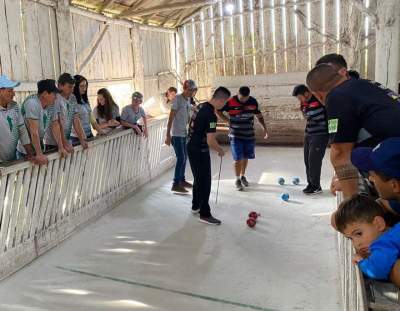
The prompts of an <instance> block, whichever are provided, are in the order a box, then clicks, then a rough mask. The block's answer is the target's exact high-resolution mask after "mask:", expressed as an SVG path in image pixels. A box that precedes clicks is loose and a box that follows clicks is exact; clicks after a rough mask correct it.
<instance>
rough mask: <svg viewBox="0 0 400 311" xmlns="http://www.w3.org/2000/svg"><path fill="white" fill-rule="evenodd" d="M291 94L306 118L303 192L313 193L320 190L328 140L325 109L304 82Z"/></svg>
mask: <svg viewBox="0 0 400 311" xmlns="http://www.w3.org/2000/svg"><path fill="white" fill-rule="evenodd" d="M292 95H293V96H295V97H297V99H298V100H299V102H300V107H301V111H302V113H303V115H304V117H305V118H306V120H307V125H306V129H305V134H304V163H305V165H306V174H307V183H308V185H307V187H306V188H305V189H303V192H304V194H307V195H314V194H318V193H321V192H322V188H321V167H322V160H323V159H324V156H325V150H326V146H327V145H328V140H329V135H328V122H327V120H326V110H325V107H324V106H323V105H321V103H320V102H319V101H318V100H317V99H316V98H315V96H314V95H312V94H311V92H310V91H309V89H308V88H307V87H306V86H305V85H304V84H300V85H297V86H296V87H295V88H294V90H293V94H292Z"/></svg>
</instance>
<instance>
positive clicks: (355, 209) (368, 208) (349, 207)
mask: <svg viewBox="0 0 400 311" xmlns="http://www.w3.org/2000/svg"><path fill="white" fill-rule="evenodd" d="M377 216H380V217H382V218H383V219H385V218H386V217H385V210H384V209H383V207H382V206H381V205H380V204H379V203H378V202H376V201H375V200H374V199H372V198H370V197H368V196H366V195H360V194H356V195H354V196H352V197H351V198H350V199H348V200H345V201H343V202H342V203H341V204H340V205H339V207H338V209H337V211H336V212H335V224H336V228H337V229H338V230H339V231H340V232H342V233H343V231H344V230H345V229H346V226H347V225H349V224H351V223H356V222H367V223H372V221H373V220H374V218H375V217H377Z"/></svg>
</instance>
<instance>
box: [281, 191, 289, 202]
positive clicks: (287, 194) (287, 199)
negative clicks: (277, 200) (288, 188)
mask: <svg viewBox="0 0 400 311" xmlns="http://www.w3.org/2000/svg"><path fill="white" fill-rule="evenodd" d="M281 199H282V200H283V201H286V202H287V201H289V193H283V194H282V196H281Z"/></svg>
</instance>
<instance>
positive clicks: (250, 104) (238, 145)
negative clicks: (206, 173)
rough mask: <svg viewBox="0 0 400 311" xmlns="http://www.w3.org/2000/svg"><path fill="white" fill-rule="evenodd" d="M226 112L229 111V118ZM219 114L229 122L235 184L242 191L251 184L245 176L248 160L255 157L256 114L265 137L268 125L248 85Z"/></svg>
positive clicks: (266, 136) (265, 137)
mask: <svg viewBox="0 0 400 311" xmlns="http://www.w3.org/2000/svg"><path fill="white" fill-rule="evenodd" d="M224 112H226V113H228V115H229V118H227V117H226V116H225V115H224ZM217 115H218V116H219V118H220V119H222V120H224V121H225V122H227V123H229V138H230V144H231V150H232V156H233V160H234V161H235V174H236V182H235V185H236V189H237V190H239V191H242V190H243V187H248V186H249V183H248V181H247V179H246V176H245V173H246V168H247V164H248V160H249V159H254V158H255V145H256V137H255V130H254V116H256V117H257V119H258V121H259V122H260V124H261V126H262V127H263V129H264V135H263V136H264V139H267V138H268V134H267V127H266V125H265V122H264V118H263V115H262V113H261V111H260V110H259V108H258V102H257V100H256V99H255V98H254V97H252V96H250V89H249V87H247V86H242V87H241V88H240V89H239V94H238V95H237V96H233V97H232V98H231V99H230V100H229V101H228V102H227V103H226V104H225V106H224V107H223V108H222V109H221V110H220V111H217Z"/></svg>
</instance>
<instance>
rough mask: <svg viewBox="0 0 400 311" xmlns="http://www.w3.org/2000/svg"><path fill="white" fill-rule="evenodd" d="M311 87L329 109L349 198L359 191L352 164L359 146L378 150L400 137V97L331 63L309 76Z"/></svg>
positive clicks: (336, 163)
mask: <svg viewBox="0 0 400 311" xmlns="http://www.w3.org/2000/svg"><path fill="white" fill-rule="evenodd" d="M307 84H308V87H309V89H310V90H311V91H312V92H313V94H314V95H315V96H316V97H317V98H318V99H319V100H320V101H321V103H323V104H324V105H325V107H326V110H327V117H328V131H329V134H330V139H331V155H330V156H331V163H332V165H333V167H334V169H335V172H336V175H337V177H338V179H339V181H340V186H341V188H342V191H343V195H344V197H345V198H348V197H350V196H352V195H353V194H356V193H357V192H358V171H357V169H356V168H355V167H354V166H353V165H352V164H351V161H350V157H351V151H352V150H353V148H354V147H355V146H359V147H361V146H368V147H374V146H376V145H377V144H378V143H379V142H381V141H383V140H384V139H386V138H389V137H400V122H399V120H400V97H399V95H398V94H396V93H395V92H393V91H391V90H389V89H387V88H385V87H383V86H382V85H380V84H377V83H375V82H373V81H368V80H363V79H348V78H347V77H345V76H342V75H340V74H339V73H338V72H337V70H336V69H335V68H334V67H333V66H331V65H329V64H320V65H318V66H317V67H315V68H314V69H312V70H311V71H310V72H309V73H308V75H307Z"/></svg>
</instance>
